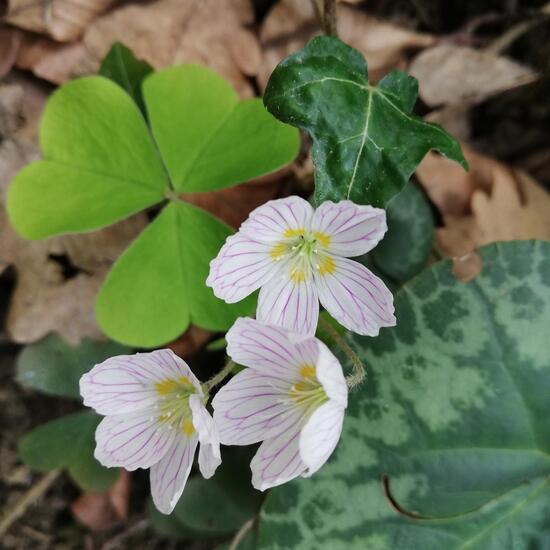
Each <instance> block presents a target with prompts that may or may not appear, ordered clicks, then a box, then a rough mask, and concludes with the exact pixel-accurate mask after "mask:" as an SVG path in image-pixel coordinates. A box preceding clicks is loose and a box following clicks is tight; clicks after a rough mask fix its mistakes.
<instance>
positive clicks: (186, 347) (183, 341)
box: [166, 325, 212, 358]
mask: <svg viewBox="0 0 550 550" xmlns="http://www.w3.org/2000/svg"><path fill="white" fill-rule="evenodd" d="M211 337H212V332H210V331H208V330H205V329H203V328H200V327H196V326H195V325H191V326H190V327H189V328H188V329H187V330H186V331H185V332H184V333H183V334H182V335H181V336H180V337H179V338H177V339H176V340H174V341H173V342H170V343H169V344H167V346H166V347H167V348H170V349H171V350H172V351H173V352H174V353H175V354H176V355H179V356H180V357H184V358H185V357H188V356H189V355H193V353H195V352H196V351H198V350H199V349H201V348H202V347H203V346H204V345H205V344H206V342H208V340H210V338H211Z"/></svg>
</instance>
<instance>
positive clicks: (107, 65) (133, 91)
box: [99, 42, 153, 113]
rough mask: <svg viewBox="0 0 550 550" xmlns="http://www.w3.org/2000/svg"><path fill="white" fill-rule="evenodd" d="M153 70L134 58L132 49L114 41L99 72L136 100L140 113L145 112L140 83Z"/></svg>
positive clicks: (147, 64)
mask: <svg viewBox="0 0 550 550" xmlns="http://www.w3.org/2000/svg"><path fill="white" fill-rule="evenodd" d="M152 71H153V67H151V65H149V63H146V62H145V61H141V60H139V59H136V57H135V56H134V54H133V52H132V50H129V49H128V48H127V47H126V46H124V44H121V43H120V42H116V43H115V44H113V45H112V47H111V49H110V50H109V53H108V54H107V55H106V56H105V58H104V59H103V61H102V62H101V67H100V68H99V74H100V75H102V76H105V77H106V78H109V79H110V80H112V81H113V82H116V83H117V84H118V85H119V86H120V87H121V88H122V89H123V90H125V91H126V93H127V94H128V95H129V96H130V97H131V98H132V99H133V100H134V101H135V102H136V104H137V106H138V107H139V109H140V111H141V112H142V113H145V104H144V103H143V94H142V93H141V83H142V81H143V79H144V78H145V77H146V76H147V75H148V74H149V73H151V72H152Z"/></svg>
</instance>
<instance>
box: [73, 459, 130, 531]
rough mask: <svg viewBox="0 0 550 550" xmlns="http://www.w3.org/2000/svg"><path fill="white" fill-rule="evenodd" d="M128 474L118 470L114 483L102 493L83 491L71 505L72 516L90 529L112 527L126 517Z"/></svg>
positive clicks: (100, 529)
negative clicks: (117, 476)
mask: <svg viewBox="0 0 550 550" xmlns="http://www.w3.org/2000/svg"><path fill="white" fill-rule="evenodd" d="M130 479H131V478H130V474H129V473H128V472H127V471H126V470H122V469H121V470H120V476H119V478H118V480H117V481H116V482H115V484H114V485H113V486H112V487H111V488H110V489H109V490H108V491H105V492H103V493H83V494H82V495H80V496H79V497H78V498H77V499H76V500H75V501H74V502H73V503H72V505H71V512H72V513H73V516H74V517H75V518H76V519H77V520H78V521H79V522H80V523H82V524H83V525H85V526H86V527H88V529H90V530H91V531H95V532H100V531H107V530H109V529H112V528H113V527H114V526H115V525H117V524H118V523H120V522H122V521H125V520H126V519H127V518H128V503H129V499H130Z"/></svg>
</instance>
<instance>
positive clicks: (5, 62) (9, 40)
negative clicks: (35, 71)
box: [0, 26, 21, 78]
mask: <svg viewBox="0 0 550 550" xmlns="http://www.w3.org/2000/svg"><path fill="white" fill-rule="evenodd" d="M20 43H21V35H20V33H19V31H17V30H16V29H12V28H10V27H5V26H0V78H3V77H4V76H5V75H7V74H8V72H9V71H10V70H11V68H12V67H13V64H14V63H15V60H16V59H17V54H18V52H19V46H20Z"/></svg>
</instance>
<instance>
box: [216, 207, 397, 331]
mask: <svg viewBox="0 0 550 550" xmlns="http://www.w3.org/2000/svg"><path fill="white" fill-rule="evenodd" d="M386 230H387V226H386V213H385V212H384V210H381V209H379V208H373V207H371V206H361V205H356V204H354V203H353V202H351V201H347V200H346V201H341V202H339V203H333V202H330V201H327V202H324V203H323V204H322V205H321V206H320V207H319V208H318V209H317V210H315V211H314V210H313V208H312V207H311V205H310V204H309V203H308V202H307V201H305V200H304V199H301V198H300V197H288V198H285V199H278V200H273V201H269V202H267V203H266V204H264V205H262V206H260V207H259V208H256V209H255V210H254V211H253V212H252V213H251V214H250V216H249V218H248V220H246V221H245V222H244V223H243V224H242V225H241V228H240V229H239V231H238V233H237V234H235V235H233V236H231V237H229V238H228V239H227V241H226V243H225V245H224V246H223V247H222V249H221V250H220V253H219V254H218V256H217V258H215V259H214V260H213V261H212V262H211V263H210V274H209V276H208V279H207V281H206V284H207V285H208V286H210V287H212V289H213V290H214V294H215V295H216V296H217V297H218V298H221V299H223V300H225V301H226V302H228V303H232V302H238V301H239V300H242V299H243V298H244V297H245V296H247V295H249V294H250V293H252V292H253V291H254V290H256V289H258V288H260V287H261V290H260V295H259V297H258V310H257V312H256V317H257V318H258V319H260V320H262V321H265V322H266V323H271V324H275V325H280V326H282V327H285V328H287V329H289V330H292V331H295V332H299V333H304V334H314V333H315V329H316V327H317V320H318V316H319V301H320V302H321V304H322V305H323V306H324V307H325V309H326V310H327V311H328V312H329V313H330V314H331V315H332V316H333V317H334V318H335V319H336V320H337V321H338V322H339V323H340V324H342V325H343V326H344V327H346V328H347V329H349V330H352V331H354V332H357V333H358V334H364V335H367V336H376V335H377V334H378V331H379V330H380V328H381V327H387V326H393V325H395V317H394V315H393V312H394V308H393V297H392V295H391V292H390V291H389V290H388V289H387V287H386V285H385V284H384V283H383V282H382V281H381V280H380V279H379V278H378V277H376V276H375V275H374V274H373V273H371V272H370V271H369V270H368V269H367V268H366V267H364V266H363V265H362V264H360V263H358V262H355V261H353V260H349V259H348V257H353V256H360V255H362V254H365V253H366V252H368V251H369V250H371V249H372V248H374V247H375V246H376V244H377V243H378V242H379V241H380V239H381V238H382V236H383V235H384V233H385V232H386Z"/></svg>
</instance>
